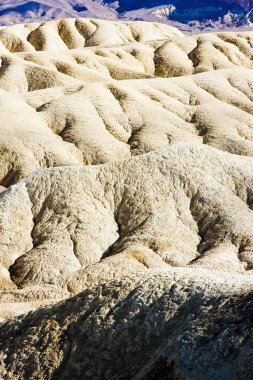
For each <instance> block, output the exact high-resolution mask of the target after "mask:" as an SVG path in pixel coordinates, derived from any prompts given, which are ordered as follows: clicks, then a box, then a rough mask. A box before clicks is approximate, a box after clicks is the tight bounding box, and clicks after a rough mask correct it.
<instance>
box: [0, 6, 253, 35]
mask: <svg viewBox="0 0 253 380" xmlns="http://www.w3.org/2000/svg"><path fill="white" fill-rule="evenodd" d="M64 17H93V18H103V19H111V20H115V19H123V20H126V19H129V20H145V21H159V22H163V23H167V24H171V25H174V26H177V27H179V28H180V29H182V30H185V31H190V30H191V29H194V30H196V29H199V30H202V29H204V30H208V29H212V30H213V29H224V28H231V29H233V28H250V27H251V26H252V27H253V0H169V1H166V0H134V1H133V0H118V1H115V0H107V1H102V0H48V1H44V0H36V1H29V0H16V1H15V0H3V1H1V4H0V24H1V25H10V24H16V23H23V22H35V21H42V20H45V21H47V20H51V19H58V18H64Z"/></svg>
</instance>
